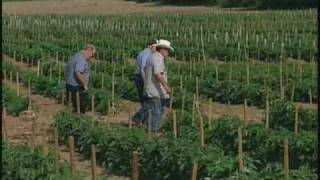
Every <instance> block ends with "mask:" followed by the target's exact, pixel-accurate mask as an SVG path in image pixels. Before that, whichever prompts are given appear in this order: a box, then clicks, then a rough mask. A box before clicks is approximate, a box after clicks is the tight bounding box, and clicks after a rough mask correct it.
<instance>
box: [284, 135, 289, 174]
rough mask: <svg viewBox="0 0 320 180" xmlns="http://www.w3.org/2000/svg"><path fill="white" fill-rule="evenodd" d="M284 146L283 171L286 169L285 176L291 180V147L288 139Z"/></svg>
mask: <svg viewBox="0 0 320 180" xmlns="http://www.w3.org/2000/svg"><path fill="white" fill-rule="evenodd" d="M283 144H284V153H283V159H284V162H283V169H284V175H285V178H286V179H289V145H288V139H287V138H286V139H285V140H284V142H283Z"/></svg>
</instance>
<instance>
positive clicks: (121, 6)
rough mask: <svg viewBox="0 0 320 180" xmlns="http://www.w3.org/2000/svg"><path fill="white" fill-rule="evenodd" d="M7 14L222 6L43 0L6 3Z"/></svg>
mask: <svg viewBox="0 0 320 180" xmlns="http://www.w3.org/2000/svg"><path fill="white" fill-rule="evenodd" d="M2 10H3V14H11V15H13V14H15V15H49V14H57V15H123V14H132V13H184V14H190V13H191V14H197V13H198V14H199V13H205V12H212V11H217V10H220V11H221V10H222V9H221V8H216V7H206V6H173V5H158V4H157V3H136V2H134V1H127V0H42V1H41V0H40V1H26V2H4V3H2Z"/></svg>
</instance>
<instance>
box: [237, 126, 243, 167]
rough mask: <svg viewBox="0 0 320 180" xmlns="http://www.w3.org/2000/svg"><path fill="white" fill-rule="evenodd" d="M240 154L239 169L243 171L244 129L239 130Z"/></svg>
mask: <svg viewBox="0 0 320 180" xmlns="http://www.w3.org/2000/svg"><path fill="white" fill-rule="evenodd" d="M238 153H239V169H240V170H242V169H243V149H242V129H241V127H239V128H238Z"/></svg>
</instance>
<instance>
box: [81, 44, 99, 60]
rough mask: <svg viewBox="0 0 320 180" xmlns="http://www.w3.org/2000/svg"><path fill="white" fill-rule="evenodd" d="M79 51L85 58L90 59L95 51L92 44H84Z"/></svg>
mask: <svg viewBox="0 0 320 180" xmlns="http://www.w3.org/2000/svg"><path fill="white" fill-rule="evenodd" d="M81 51H82V53H83V55H84V57H85V59H86V60H90V58H92V57H93V56H94V55H95V53H96V47H95V46H94V45H92V44H86V45H85V46H84V47H83V49H82V50H81Z"/></svg>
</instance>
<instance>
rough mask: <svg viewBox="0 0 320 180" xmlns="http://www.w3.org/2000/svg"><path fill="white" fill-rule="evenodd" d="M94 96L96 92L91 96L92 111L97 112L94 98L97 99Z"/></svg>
mask: <svg viewBox="0 0 320 180" xmlns="http://www.w3.org/2000/svg"><path fill="white" fill-rule="evenodd" d="M94 97H95V96H94V94H92V96H91V112H92V113H95V108H94V105H95V102H94V100H95V98H94Z"/></svg>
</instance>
